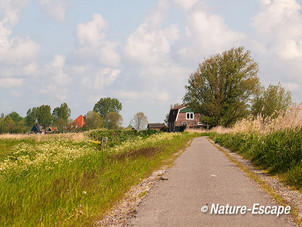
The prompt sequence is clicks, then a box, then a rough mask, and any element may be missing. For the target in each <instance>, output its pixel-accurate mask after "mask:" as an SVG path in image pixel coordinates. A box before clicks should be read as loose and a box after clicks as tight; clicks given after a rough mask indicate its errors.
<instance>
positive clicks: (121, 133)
mask: <svg viewBox="0 0 302 227" xmlns="http://www.w3.org/2000/svg"><path fill="white" fill-rule="evenodd" d="M158 133H160V132H159V131H157V130H141V131H137V130H133V129H119V130H107V129H101V130H93V131H91V132H88V136H89V137H90V138H91V139H93V140H97V141H101V140H102V138H104V137H107V139H108V142H107V144H106V146H109V147H112V146H114V145H117V144H121V143H123V142H125V141H127V140H136V139H141V138H142V139H146V138H148V137H149V136H151V135H154V134H158Z"/></svg>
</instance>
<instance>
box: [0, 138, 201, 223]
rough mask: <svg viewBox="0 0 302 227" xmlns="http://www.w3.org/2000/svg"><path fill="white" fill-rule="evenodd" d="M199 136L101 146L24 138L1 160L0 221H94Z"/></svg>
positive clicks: (149, 139) (150, 139)
mask: <svg viewBox="0 0 302 227" xmlns="http://www.w3.org/2000/svg"><path fill="white" fill-rule="evenodd" d="M195 136H196V134H189V133H184V134H178V133H175V134H167V133H161V134H156V135H151V136H149V137H146V138H144V139H138V140H137V141H136V140H131V141H126V142H124V143H122V144H121V145H117V146H114V147H110V148H106V149H103V150H102V151H100V150H99V148H98V146H96V145H95V144H93V143H89V142H88V140H83V141H81V140H80V141H77V140H75V141H71V140H70V141H69V140H67V141H66V140H61V141H60V140H56V141H53V140H52V139H51V140H50V141H40V142H37V141H33V140H28V141H27V142H26V140H25V141H24V140H22V143H21V144H18V145H13V149H14V150H15V152H13V153H12V154H11V155H10V156H9V157H7V159H5V160H6V161H5V160H4V161H2V162H0V165H1V164H2V169H1V168H0V201H1V206H0V225H1V226H11V225H15V226H24V225H26V226H55V225H68V226H74V225H83V224H84V225H85V224H87V225H91V224H92V223H93V222H94V221H95V220H98V219H99V218H101V217H102V215H104V213H105V212H106V211H107V210H108V209H110V207H111V206H112V205H113V203H114V202H115V201H117V200H118V199H120V198H121V197H122V196H123V195H124V193H125V192H126V191H127V190H129V188H130V187H131V186H132V185H134V184H137V183H139V182H140V180H141V179H143V178H144V177H146V176H147V175H148V174H150V173H151V172H152V171H153V170H154V169H156V168H158V167H159V166H160V165H162V164H163V162H165V160H167V159H169V157H171V155H172V154H173V153H174V152H176V151H178V150H179V149H181V148H182V147H184V146H185V144H186V143H187V141H188V140H190V139H192V138H193V137H195ZM30 141H31V142H30ZM58 157H59V158H58ZM36 160H39V161H36ZM5 162H6V164H7V166H6V168H3V163H5Z"/></svg>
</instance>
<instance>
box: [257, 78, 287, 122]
mask: <svg viewBox="0 0 302 227" xmlns="http://www.w3.org/2000/svg"><path fill="white" fill-rule="evenodd" d="M291 103H292V101H291V93H290V92H289V91H286V90H285V88H283V87H282V86H281V84H280V83H279V84H278V85H271V84H270V85H269V86H268V87H267V88H266V89H264V88H262V90H261V92H260V93H259V94H258V95H257V96H256V97H255V99H254V100H253V101H252V104H253V105H252V114H253V115H254V116H255V117H256V116H257V115H259V114H261V116H262V117H263V119H265V118H267V117H271V118H275V117H277V116H278V112H279V111H281V110H286V109H287V108H288V107H289V106H290V105H291Z"/></svg>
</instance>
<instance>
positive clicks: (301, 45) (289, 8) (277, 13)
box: [251, 0, 302, 95]
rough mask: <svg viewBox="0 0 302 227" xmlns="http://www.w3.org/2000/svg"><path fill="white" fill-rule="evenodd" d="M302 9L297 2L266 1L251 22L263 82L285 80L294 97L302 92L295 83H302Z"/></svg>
mask: <svg viewBox="0 0 302 227" xmlns="http://www.w3.org/2000/svg"><path fill="white" fill-rule="evenodd" d="M301 9H302V8H301V5H300V4H298V2H297V1H295V0H271V1H264V0H262V1H260V5H259V13H258V14H257V15H256V16H255V17H254V18H253V19H252V23H251V26H252V27H253V28H254V30H255V33H254V34H255V35H254V37H253V39H254V40H253V42H252V47H253V50H254V51H255V53H256V54H257V55H258V56H257V60H258V61H260V62H261V63H262V64H261V65H260V68H261V72H262V77H263V80H264V81H267V83H271V82H272V81H273V82H274V83H275V82H278V81H281V82H283V84H284V85H285V86H286V87H288V88H290V89H291V90H292V91H293V94H294V95H297V93H298V92H299V90H298V87H297V86H295V84H301V83H302V77H301V74H302V30H301V24H302V12H301ZM299 86H300V85H299Z"/></svg>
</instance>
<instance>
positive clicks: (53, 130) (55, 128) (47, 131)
mask: <svg viewBox="0 0 302 227" xmlns="http://www.w3.org/2000/svg"><path fill="white" fill-rule="evenodd" d="M45 132H46V133H58V132H59V130H58V128H57V127H51V126H49V127H47V128H46V131H45Z"/></svg>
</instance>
